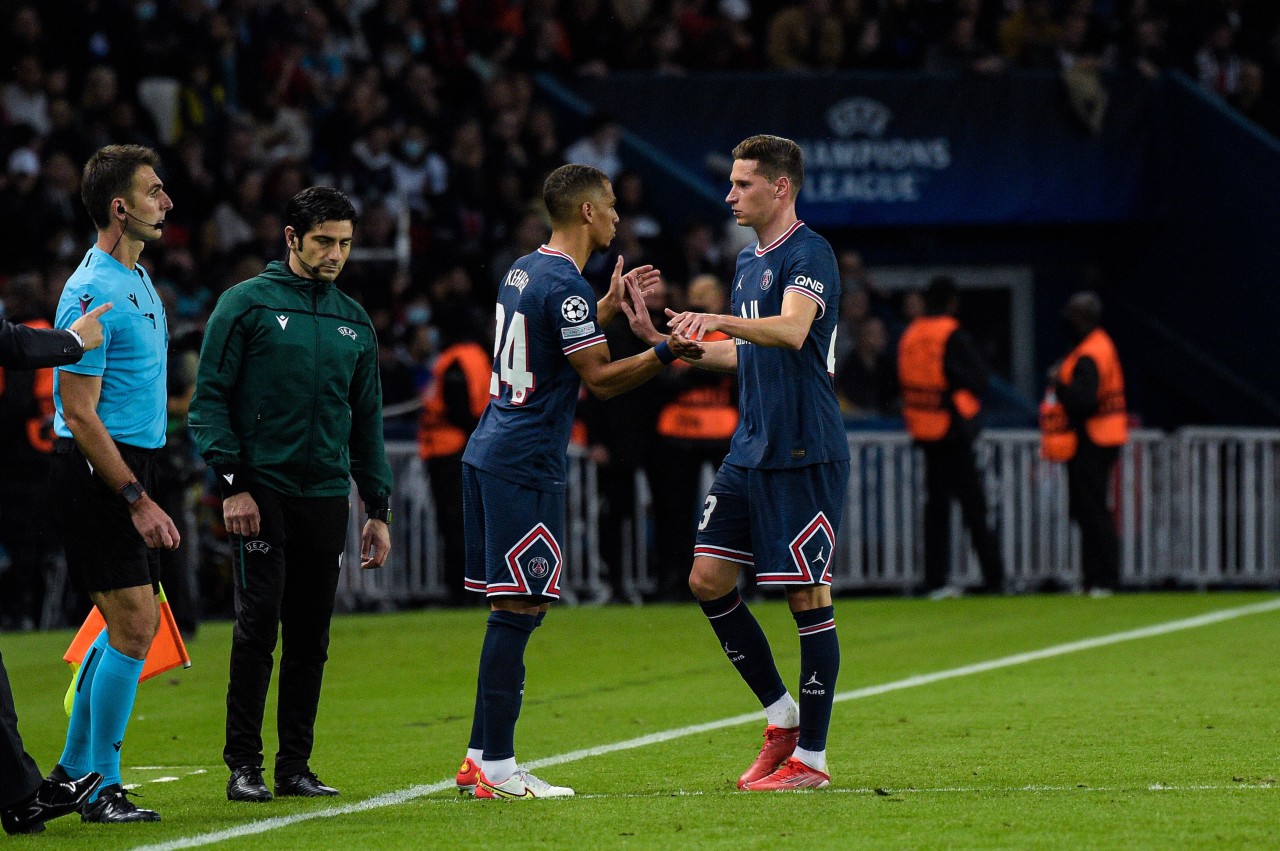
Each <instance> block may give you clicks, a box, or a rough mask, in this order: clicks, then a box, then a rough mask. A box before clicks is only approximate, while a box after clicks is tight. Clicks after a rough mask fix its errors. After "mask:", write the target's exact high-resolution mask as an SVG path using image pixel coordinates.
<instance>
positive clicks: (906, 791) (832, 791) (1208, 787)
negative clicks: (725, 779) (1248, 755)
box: [450, 783, 1280, 803]
mask: <svg viewBox="0 0 1280 851" xmlns="http://www.w3.org/2000/svg"><path fill="white" fill-rule="evenodd" d="M1278 788H1280V787H1277V786H1276V784H1274V783H1220V784H1197V785H1190V786H1167V785H1165V784H1163V783H1152V784H1151V785H1149V786H1143V785H1142V784H1137V785H1134V786H1075V785H1072V786H941V787H937V788H916V787H906V788H903V789H884V788H880V789H847V788H844V787H840V788H827V789H823V790H822V791H821V792H816V793H813V792H812V790H809V789H795V790H793V791H794V792H795V794H802V795H805V794H811V793H812V794H820V795H879V796H881V797H892V796H894V795H946V794H955V793H959V794H964V795H975V794H979V795H987V794H993V795H1009V794H1015V793H1019V792H1026V793H1031V794H1036V793H1040V792H1055V793H1057V792H1082V793H1083V792H1105V793H1107V794H1115V793H1117V792H1231V791H1234V790H1236V789H1246V790H1260V789H1269V790H1271V791H1273V792H1274V791H1276V790H1277V789H1278ZM706 794H708V793H706V792H702V791H699V790H695V791H692V792H687V791H684V790H681V791H677V792H619V793H610V792H592V793H590V794H587V795H575V796H574V797H573V798H566V799H565V800H566V801H569V800H572V801H593V800H600V799H607V798H701V797H702V796H704V795H706ZM729 794H731V795H738V794H741V795H750V794H751V793H750V792H730V793H729ZM450 803H452V802H450Z"/></svg>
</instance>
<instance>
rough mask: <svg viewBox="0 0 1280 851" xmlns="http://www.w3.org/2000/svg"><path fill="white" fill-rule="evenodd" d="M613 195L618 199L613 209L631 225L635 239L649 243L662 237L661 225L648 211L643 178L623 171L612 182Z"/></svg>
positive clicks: (634, 173)
mask: <svg viewBox="0 0 1280 851" xmlns="http://www.w3.org/2000/svg"><path fill="white" fill-rule="evenodd" d="M613 194H614V195H616V196H617V197H618V203H617V204H616V205H615V209H616V210H617V211H618V216H619V218H621V219H622V221H625V222H630V223H631V232H632V233H634V234H635V237H636V239H639V240H641V241H642V242H650V243H651V242H653V241H654V240H656V239H658V238H659V237H660V236H662V224H661V223H660V222H659V221H658V217H657V216H655V215H654V214H653V211H652V210H650V209H649V206H648V198H647V197H646V196H645V187H644V178H643V177H641V176H640V174H639V173H638V172H634V171H624V172H623V173H622V174H620V175H618V179H617V180H615V181H614V182H613Z"/></svg>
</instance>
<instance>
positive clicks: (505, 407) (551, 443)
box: [457, 165, 702, 799]
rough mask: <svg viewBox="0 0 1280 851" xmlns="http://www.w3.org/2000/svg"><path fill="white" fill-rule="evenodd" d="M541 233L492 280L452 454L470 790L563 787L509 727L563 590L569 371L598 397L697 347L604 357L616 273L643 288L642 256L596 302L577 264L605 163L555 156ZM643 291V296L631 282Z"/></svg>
mask: <svg viewBox="0 0 1280 851" xmlns="http://www.w3.org/2000/svg"><path fill="white" fill-rule="evenodd" d="M542 194H543V200H544V201H545V202H546V205H547V211H548V212H549V213H550V215H551V222H552V233H551V238H550V239H549V240H548V241H547V244H546V245H544V246H542V247H540V248H539V249H538V250H537V251H535V252H533V253H532V254H528V255H526V256H524V257H522V258H520V259H519V260H517V261H516V262H515V264H514V265H513V266H512V267H511V270H510V271H509V272H508V273H507V276H506V278H505V279H504V280H503V282H502V286H501V287H499V289H498V304H497V321H496V326H495V340H494V358H493V376H492V379H491V384H490V388H489V395H490V397H491V401H490V404H489V406H488V407H487V408H486V409H485V411H484V414H483V415H482V416H481V418H480V424H479V425H478V426H477V427H476V430H475V432H474V433H473V434H472V435H471V438H470V440H469V441H468V442H467V449H466V452H465V453H464V454H463V456H462V461H463V468H462V487H463V510H464V515H465V516H464V533H465V537H466V547H467V564H466V587H467V589H468V590H470V591H476V592H479V593H483V594H485V595H486V596H487V597H488V599H489V603H490V608H491V609H492V611H491V613H490V614H489V621H488V628H487V630H486V631H485V637H484V645H483V648H482V650H481V652H480V675H479V679H478V682H477V687H476V704H475V714H474V718H473V721H472V727H471V740H470V742H469V744H468V746H467V756H466V758H465V759H464V760H463V762H462V767H461V768H460V769H459V770H458V777H457V782H458V788H459V791H462V792H470V791H472V790H474V792H475V795H476V797H478V798H506V799H529V798H543V797H564V796H568V795H572V794H573V790H572V789H569V788H567V787H564V786H553V785H551V784H550V783H547V782H546V781H544V780H540V779H539V778H537V777H535V776H533V775H532V774H530V773H529V772H527V771H524V770H522V769H520V768H519V766H518V765H517V764H516V758H515V744H514V740H515V728H516V720H517V719H518V718H519V716H520V701H521V697H522V695H523V693H524V673H525V668H524V651H525V647H526V645H527V644H528V642H529V636H530V635H531V634H532V633H533V631H534V629H535V628H537V627H538V626H539V625H540V624H541V623H542V619H543V617H544V616H545V615H546V612H547V608H548V606H549V604H550V602H551V601H552V600H555V599H557V598H558V597H559V596H560V571H561V567H562V563H561V547H560V542H561V540H563V538H564V526H565V503H564V491H565V479H566V475H567V473H566V467H567V465H566V460H565V449H566V447H567V446H568V444H569V431H570V429H571V427H572V425H573V414H574V408H575V406H576V404H577V398H578V387H579V383H580V381H581V382H585V383H586V385H587V389H589V390H590V391H591V392H592V393H594V394H595V395H596V396H599V397H600V398H603V399H607V398H609V397H611V396H616V395H617V394H619V393H623V392H626V391H627V390H630V389H632V388H634V387H637V386H639V385H640V384H643V383H644V382H646V381H648V380H649V379H650V378H653V377H654V376H655V375H657V374H658V373H659V372H661V371H662V368H663V367H664V366H665V365H667V364H669V363H672V362H673V361H675V359H676V358H677V357H678V356H679V357H685V358H688V359H691V360H693V359H696V358H698V357H699V356H700V355H701V351H702V349H701V346H699V345H698V344H696V343H691V342H689V341H688V340H686V339H683V338H682V337H680V336H678V335H675V334H673V335H671V336H670V337H667V338H665V339H663V340H661V341H660V342H659V343H658V344H657V345H656V346H655V347H654V348H653V349H651V350H649V351H646V352H642V353H640V354H638V355H635V356H634V357H629V358H626V359H624V360H620V361H611V360H610V359H609V347H608V345H607V344H606V343H605V337H604V330H603V329H604V326H605V325H607V324H608V323H609V320H611V319H612V318H613V317H614V316H615V315H616V314H617V312H618V308H619V304H620V302H621V300H622V297H623V291H624V289H625V287H624V281H626V283H627V285H629V286H631V287H633V288H634V289H633V291H634V292H635V293H637V294H638V295H639V294H642V293H643V292H644V291H645V290H647V289H648V288H649V287H650V286H652V285H653V283H654V282H655V281H656V279H657V278H658V272H657V270H655V269H654V268H653V267H652V266H640V267H638V268H636V269H633V270H632V271H630V272H628V273H627V274H626V275H625V276H624V275H623V274H622V258H621V257H619V258H618V264H617V266H616V267H615V268H614V270H613V277H612V280H611V281H610V286H609V292H608V293H607V294H606V295H605V297H604V298H602V299H600V301H599V303H597V302H596V300H595V294H594V293H593V292H592V290H591V287H590V285H589V284H588V283H587V282H586V280H585V279H584V278H583V277H582V266H583V264H584V263H586V262H587V258H588V257H589V256H590V254H591V252H593V251H598V250H600V249H602V248H605V247H606V246H608V245H609V243H610V242H612V241H613V235H614V230H615V228H616V226H617V222H618V214H617V213H616V212H615V211H614V203H615V201H616V198H615V197H614V194H613V188H612V186H611V185H610V184H609V180H608V178H607V177H606V176H605V174H604V172H602V171H600V170H599V169H596V168H592V167H590V166H583V165H566V166H561V167H560V168H558V169H556V170H555V171H553V172H552V173H551V175H550V176H549V177H548V178H547V180H546V184H545V185H544V186H543V190H542ZM639 297H642V295H639Z"/></svg>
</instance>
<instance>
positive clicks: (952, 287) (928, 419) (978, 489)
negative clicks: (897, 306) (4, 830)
mask: <svg viewBox="0 0 1280 851" xmlns="http://www.w3.org/2000/svg"><path fill="white" fill-rule="evenodd" d="M924 300H925V313H924V315H923V316H920V317H917V318H916V319H914V320H912V322H911V324H910V325H908V326H907V330H906V331H905V332H903V335H902V339H901V340H900V341H899V343H898V381H899V384H900V385H901V387H902V405H903V408H902V414H903V418H904V419H905V420H906V423H907V431H909V432H910V433H911V437H912V438H913V439H914V440H915V444H916V445H917V446H918V447H920V450H921V451H922V452H923V454H924V469H925V504H924V575H925V587H926V589H927V590H928V592H929V593H930V594H931V596H934V597H939V598H940V597H949V596H958V595H959V594H960V593H961V589H960V588H959V587H958V585H956V584H954V583H952V582H951V580H950V570H951V501H952V499H955V500H957V501H958V502H959V503H960V513H961V516H962V517H963V518H964V524H965V526H966V527H967V528H968V530H969V535H970V538H971V539H972V541H973V549H974V552H975V553H976V554H977V556H978V562H979V564H980V565H981V567H982V577H983V590H984V591H987V592H991V593H998V592H1000V591H1002V590H1003V589H1004V573H1005V571H1004V559H1003V557H1002V556H1001V553H1000V548H999V545H998V543H997V541H996V536H995V532H994V531H993V530H992V528H991V527H990V526H989V525H988V523H987V500H986V495H985V492H984V491H983V485H982V478H981V477H980V476H979V474H978V467H977V462H976V460H975V459H974V453H973V442H974V439H975V438H976V437H977V434H978V424H977V416H978V413H979V411H980V410H981V408H982V404H981V402H980V401H979V397H980V396H981V395H982V393H983V392H984V391H985V390H986V387H987V381H988V372H987V367H986V365H985V364H984V363H983V362H982V359H981V357H980V356H979V355H978V351H977V349H976V347H975V346H974V344H973V341H972V339H971V338H970V337H969V335H968V334H967V333H966V332H965V331H964V330H963V329H961V328H960V323H959V322H958V321H957V320H956V318H955V312H956V308H957V306H958V304H959V295H958V290H957V287H956V283H955V281H954V280H952V279H951V278H949V277H946V276H938V277H936V278H934V279H933V280H932V281H930V282H929V286H928V288H927V289H926V290H925V294H924Z"/></svg>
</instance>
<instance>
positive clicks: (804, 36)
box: [765, 0, 845, 71]
mask: <svg viewBox="0 0 1280 851" xmlns="http://www.w3.org/2000/svg"><path fill="white" fill-rule="evenodd" d="M844 50H845V46H844V28H843V27H842V25H841V22H840V19H839V18H837V17H836V16H835V15H833V14H832V13H831V0H800V2H797V3H795V4H794V5H792V6H788V7H787V8H785V9H783V10H781V11H779V12H777V13H776V14H775V15H774V16H773V18H772V19H771V20H770V21H769V28H768V33H767V35H766V43H765V52H766V54H767V55H768V57H769V65H770V67H772V68H780V69H782V70H784V71H823V70H828V71H829V70H831V69H833V68H835V67H837V66H838V65H839V64H840V60H841V58H842V57H843V56H844Z"/></svg>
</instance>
